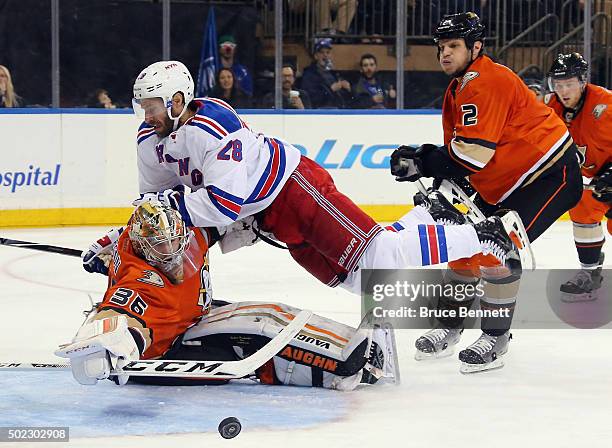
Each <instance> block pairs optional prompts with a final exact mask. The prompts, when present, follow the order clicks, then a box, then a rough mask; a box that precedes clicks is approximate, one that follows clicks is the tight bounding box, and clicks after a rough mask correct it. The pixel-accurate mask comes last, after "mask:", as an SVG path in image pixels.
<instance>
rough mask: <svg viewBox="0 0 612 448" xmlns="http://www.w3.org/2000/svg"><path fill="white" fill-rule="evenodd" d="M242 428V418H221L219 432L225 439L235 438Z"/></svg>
mask: <svg viewBox="0 0 612 448" xmlns="http://www.w3.org/2000/svg"><path fill="white" fill-rule="evenodd" d="M241 430H242V425H241V424H240V420H238V419H237V418H236V417H227V418H224V419H223V420H221V423H219V434H221V437H223V438H224V439H233V438H234V437H236V436H237V435H238V434H240V431H241Z"/></svg>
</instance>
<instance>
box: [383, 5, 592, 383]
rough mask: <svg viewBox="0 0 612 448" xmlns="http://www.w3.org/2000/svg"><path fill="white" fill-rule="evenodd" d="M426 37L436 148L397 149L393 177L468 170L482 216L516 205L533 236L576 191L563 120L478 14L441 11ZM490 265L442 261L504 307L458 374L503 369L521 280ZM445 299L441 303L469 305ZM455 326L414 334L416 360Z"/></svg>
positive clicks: (485, 301)
mask: <svg viewBox="0 0 612 448" xmlns="http://www.w3.org/2000/svg"><path fill="white" fill-rule="evenodd" d="M434 41H435V43H436V45H437V47H438V58H439V62H440V65H441V67H442V70H443V71H444V72H445V73H446V74H447V75H448V76H450V77H451V82H450V84H449V86H448V88H447V90H446V94H445V97H444V104H443V110H442V122H443V129H444V145H442V146H439V147H438V146H435V145H431V144H424V145H422V146H421V147H419V148H413V147H406V146H403V147H400V148H398V149H397V150H396V151H395V152H394V153H393V155H392V158H391V172H392V174H393V175H395V176H396V177H397V178H398V180H409V181H414V180H416V179H418V178H419V177H435V178H463V177H468V178H469V181H470V183H471V186H472V187H473V188H474V190H475V192H476V198H475V203H476V205H477V206H478V207H479V208H480V209H481V210H482V211H483V212H484V213H485V215H487V216H490V215H493V214H494V213H496V212H497V211H498V210H501V209H512V210H516V211H517V212H518V214H519V215H520V217H521V219H522V221H523V223H524V225H525V229H526V231H527V235H528V237H529V239H530V240H531V241H533V240H535V239H536V238H538V237H539V236H540V235H541V234H542V233H543V232H544V231H545V230H546V229H547V228H548V227H550V226H551V225H552V224H553V223H554V222H555V220H556V219H557V218H559V217H560V216H561V215H562V214H563V213H564V212H566V211H567V210H568V209H570V208H571V207H573V206H574V205H575V204H576V202H577V201H578V199H579V198H580V193H581V180H580V172H579V166H578V160H577V155H576V148H575V145H574V144H573V142H572V139H571V137H570V135H569V133H568V131H567V129H566V127H565V126H564V124H563V122H562V121H561V120H560V119H559V118H558V117H557V116H556V115H555V113H554V112H553V111H552V110H551V109H550V108H548V107H546V105H544V104H543V103H541V102H538V101H537V100H536V98H535V96H534V95H533V94H532V93H531V92H530V91H529V89H528V88H527V86H526V85H525V84H524V83H523V81H521V79H520V78H519V77H518V76H517V75H516V74H515V73H513V72H512V70H510V69H509V68H507V67H505V66H503V65H500V64H497V63H495V62H494V61H493V60H492V59H491V58H489V57H488V56H487V55H486V54H484V45H485V29H484V25H483V24H482V23H481V21H480V19H479V17H478V16H477V15H476V14H474V13H472V12H468V13H461V14H454V15H448V16H445V17H444V18H443V19H442V21H441V22H440V23H439V25H438V26H437V28H436V30H435V32H434ZM494 264H495V260H487V259H485V258H483V257H481V256H478V257H472V258H470V259H465V260H460V261H458V262H454V263H450V264H449V267H450V268H451V269H450V271H449V272H448V275H449V281H451V282H459V283H473V282H477V281H479V277H481V271H482V277H484V280H485V284H484V286H485V297H483V298H481V299H480V304H481V307H485V308H489V309H491V308H492V309H507V310H508V311H509V313H508V315H509V317H508V318H506V317H504V318H496V319H490V320H489V319H485V320H483V321H482V327H481V328H482V330H483V333H482V335H481V337H480V338H479V339H478V340H477V341H476V342H475V343H474V344H472V345H471V346H469V347H468V348H467V349H465V350H463V351H462V352H461V353H460V354H459V358H460V360H461V361H462V362H463V365H462V371H464V372H466V373H467V372H471V371H478V370H487V369H491V368H496V367H501V366H502V365H503V362H502V361H501V359H500V358H501V355H503V354H504V353H506V351H507V348H508V341H509V339H510V334H509V329H510V324H511V321H512V312H513V310H514V305H515V302H516V295H517V292H518V285H519V277H518V276H514V275H512V274H511V273H507V275H505V276H503V275H502V276H501V277H502V278H500V275H499V271H498V270H496V269H495V268H494V266H493V265H494ZM491 268H492V270H493V272H494V275H493V276H492V275H491V274H490V272H489V271H491ZM450 302H451V303H447V302H442V303H441V304H440V306H441V307H443V308H448V307H451V308H452V307H469V306H471V304H472V302H471V301H467V302H462V303H458V302H456V301H450ZM462 325H463V322H462V320H461V319H448V320H444V321H443V322H441V323H440V327H439V328H435V329H434V330H432V331H430V332H428V333H427V334H425V335H424V337H422V338H419V339H418V340H417V343H416V346H417V359H425V358H435V357H440V356H445V355H449V354H451V353H452V347H453V346H454V345H456V344H457V342H458V341H459V338H460V335H461V332H462V329H463V327H462Z"/></svg>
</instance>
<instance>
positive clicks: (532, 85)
mask: <svg viewBox="0 0 612 448" xmlns="http://www.w3.org/2000/svg"><path fill="white" fill-rule="evenodd" d="M523 82H524V83H525V85H526V86H527V88H528V89H529V90H531V91H532V92H533V93H534V94H535V96H536V98H537V99H538V101H544V95H545V94H546V89H545V87H544V81H542V80H541V79H536V78H524V79H523Z"/></svg>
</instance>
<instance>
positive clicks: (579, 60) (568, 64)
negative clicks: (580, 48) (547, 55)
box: [548, 53, 589, 91]
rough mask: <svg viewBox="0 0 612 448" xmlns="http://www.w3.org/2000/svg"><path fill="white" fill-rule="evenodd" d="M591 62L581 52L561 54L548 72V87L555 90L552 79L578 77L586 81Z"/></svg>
mask: <svg viewBox="0 0 612 448" xmlns="http://www.w3.org/2000/svg"><path fill="white" fill-rule="evenodd" d="M588 70H589V64H588V62H587V61H585V60H584V58H583V57H582V55H581V54H580V53H568V54H560V55H558V56H557V59H555V61H554V62H553V63H552V66H551V67H550V71H549V72H548V87H549V88H550V90H551V91H552V90H553V86H552V81H553V80H554V79H569V78H574V77H576V78H578V79H579V80H580V81H581V82H586V78H587V72H588Z"/></svg>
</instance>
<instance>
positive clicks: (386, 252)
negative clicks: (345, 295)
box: [258, 157, 481, 292]
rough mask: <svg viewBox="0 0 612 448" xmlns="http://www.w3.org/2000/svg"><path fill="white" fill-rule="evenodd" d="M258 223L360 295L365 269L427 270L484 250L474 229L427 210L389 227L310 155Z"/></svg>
mask: <svg viewBox="0 0 612 448" xmlns="http://www.w3.org/2000/svg"><path fill="white" fill-rule="evenodd" d="M258 221H259V224H260V227H261V229H262V230H263V231H266V232H270V233H272V234H273V235H274V236H275V237H276V239H278V240H279V241H282V242H284V243H285V244H287V246H288V247H289V252H290V254H291V256H292V257H293V258H294V259H295V260H296V261H297V262H298V263H299V264H300V265H301V266H303V267H304V268H305V269H306V270H307V271H308V272H310V273H311V274H312V275H314V276H315V277H316V278H318V279H319V280H320V281H322V282H323V283H325V284H327V285H329V286H337V285H339V284H340V283H343V286H345V287H346V288H347V289H349V290H351V291H353V292H358V291H359V286H360V285H359V278H360V275H359V273H358V271H359V270H360V269H402V268H408V267H410V266H426V265H431V264H437V263H445V262H447V261H451V260H455V259H459V258H463V257H470V256H472V255H474V254H477V253H479V252H480V250H481V249H480V243H479V240H478V237H477V235H476V232H475V231H474V229H473V228H472V227H471V226H468V225H462V226H441V225H436V224H435V222H434V221H433V219H432V217H431V215H429V213H428V212H427V211H426V210H425V209H424V208H421V207H416V208H415V209H414V210H413V211H411V212H410V213H408V214H407V215H405V216H404V217H402V219H400V220H399V221H398V222H397V223H395V224H394V225H393V226H390V228H387V229H384V228H383V227H381V226H380V225H379V224H377V223H376V222H375V221H374V220H373V219H372V218H371V217H370V216H368V215H367V214H366V213H365V212H363V211H362V210H361V209H360V208H359V207H357V205H355V203H353V201H351V200H350V199H349V198H348V197H347V196H345V195H344V194H342V193H340V192H339V191H338V190H337V189H336V186H335V185H334V182H333V180H332V178H331V176H330V175H329V173H328V172H327V171H326V170H325V169H323V168H322V167H320V166H319V165H318V164H317V163H315V162H313V161H312V160H310V159H308V158H306V157H302V159H301V161H300V164H299V165H298V167H297V168H296V170H295V171H294V172H293V174H292V175H291V177H290V178H289V180H288V181H287V183H286V184H285V186H284V187H283V189H282V190H281V192H280V193H279V195H278V196H277V198H276V199H275V200H274V202H272V204H271V205H270V206H269V207H268V208H267V209H266V210H264V211H263V212H262V213H261V214H260V216H259V217H258Z"/></svg>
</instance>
